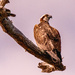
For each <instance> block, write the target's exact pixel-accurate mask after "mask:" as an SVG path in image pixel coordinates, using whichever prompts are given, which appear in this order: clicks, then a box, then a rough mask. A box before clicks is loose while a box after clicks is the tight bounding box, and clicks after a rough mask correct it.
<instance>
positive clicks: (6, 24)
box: [0, 0, 65, 72]
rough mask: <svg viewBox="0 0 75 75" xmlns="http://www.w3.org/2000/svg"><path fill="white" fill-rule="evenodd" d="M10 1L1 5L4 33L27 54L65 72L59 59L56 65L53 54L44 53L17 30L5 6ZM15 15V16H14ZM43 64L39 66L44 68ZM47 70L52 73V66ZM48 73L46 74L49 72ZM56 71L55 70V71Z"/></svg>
mask: <svg viewBox="0 0 75 75" xmlns="http://www.w3.org/2000/svg"><path fill="white" fill-rule="evenodd" d="M8 2H9V0H2V1H1V3H0V6H2V7H1V8H0V9H1V11H0V26H1V27H2V29H3V31H4V32H5V33H7V34H8V35H9V36H11V37H12V38H13V39H14V40H15V41H16V42H17V43H18V44H19V45H20V46H22V47H23V48H24V49H25V50H26V51H27V52H29V53H30V54H32V55H34V56H35V57H37V58H39V59H41V60H43V61H45V62H47V63H48V64H52V65H54V66H55V70H60V71H63V70H65V66H64V65H63V64H62V63H60V61H58V59H59V58H58V57H55V59H56V60H57V62H56V63H54V62H53V61H52V58H53V57H52V55H53V53H52V52H51V53H48V52H46V51H43V50H41V49H39V48H38V47H37V46H36V45H35V44H34V43H33V42H32V41H30V40H29V39H28V38H27V37H26V36H25V35H24V34H23V33H22V32H21V31H20V30H19V29H17V28H16V27H15V26H14V25H13V23H12V22H11V20H10V19H9V18H8V16H12V15H11V12H10V13H9V14H10V15H8V13H7V11H5V9H4V6H5V4H6V3H8ZM13 15H15V14H13ZM43 67H44V66H43V64H41V65H39V68H42V69H44V68H43ZM47 70H48V71H49V72H50V66H49V67H47ZM48 71H46V72H48ZM53 71H54V70H53Z"/></svg>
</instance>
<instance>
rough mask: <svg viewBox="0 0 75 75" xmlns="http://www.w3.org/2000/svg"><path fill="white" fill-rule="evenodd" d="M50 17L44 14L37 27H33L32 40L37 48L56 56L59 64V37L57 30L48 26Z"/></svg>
mask: <svg viewBox="0 0 75 75" xmlns="http://www.w3.org/2000/svg"><path fill="white" fill-rule="evenodd" d="M50 18H52V16H51V15H48V14H45V15H44V16H43V17H42V18H41V19H40V23H39V24H38V25H35V26H34V38H35V40H36V43H37V46H38V47H39V48H40V49H42V50H44V51H45V50H46V51H48V52H49V51H53V52H54V54H56V55H57V57H58V58H59V60H60V62H62V58H61V37H60V34H59V32H58V30H57V29H55V28H53V27H52V26H51V25H50V24H49V19H50Z"/></svg>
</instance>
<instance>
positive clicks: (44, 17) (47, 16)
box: [40, 14, 52, 22]
mask: <svg viewBox="0 0 75 75" xmlns="http://www.w3.org/2000/svg"><path fill="white" fill-rule="evenodd" d="M50 18H52V16H51V15H48V14H45V15H44V16H43V17H42V18H40V22H42V21H46V22H48V21H49V19H50Z"/></svg>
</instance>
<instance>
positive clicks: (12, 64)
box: [0, 0, 75, 75]
mask: <svg viewBox="0 0 75 75" xmlns="http://www.w3.org/2000/svg"><path fill="white" fill-rule="evenodd" d="M6 8H8V9H10V10H11V12H12V13H15V14H16V17H15V18H13V17H10V19H11V20H12V22H13V24H14V25H15V26H16V27H17V28H18V29H19V30H20V31H22V32H23V34H24V35H25V36H26V37H27V38H29V39H30V40H31V41H33V42H34V43H35V44H36V42H35V40H34V36H33V28H34V25H35V24H38V23H39V19H40V17H41V16H43V15H44V14H50V15H52V16H53V18H52V19H51V20H50V21H49V23H50V25H51V26H53V27H55V28H56V29H58V30H59V32H60V34H61V40H62V56H63V57H64V59H63V64H64V65H66V70H65V71H63V72H62V71H55V72H52V73H42V72H41V69H39V68H38V67H37V66H38V63H39V62H41V60H40V59H37V58H36V57H34V56H33V55H31V54H29V53H28V52H25V50H24V49H23V48H22V47H21V46H19V45H18V44H17V43H16V42H15V41H14V40H13V39H12V38H11V37H10V36H9V35H8V34H6V33H4V32H3V30H2V28H1V27H0V75H49V74H50V75H71V74H72V75H74V74H75V0H10V4H7V5H6Z"/></svg>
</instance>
